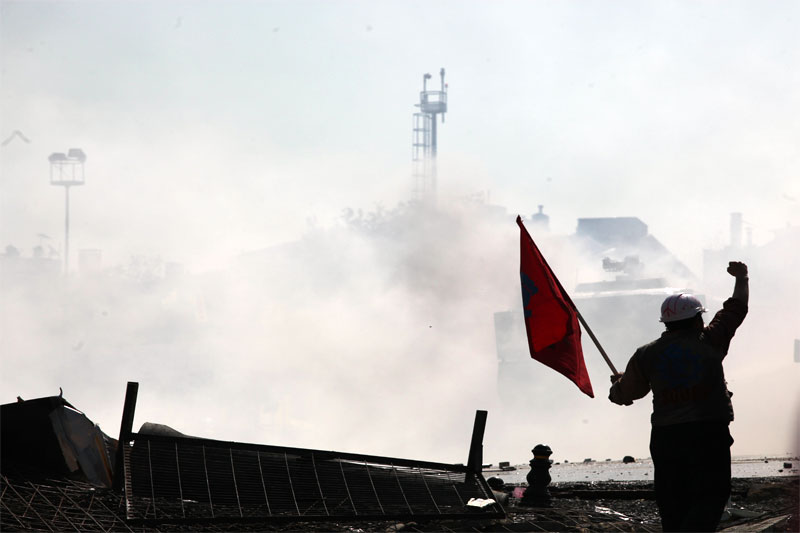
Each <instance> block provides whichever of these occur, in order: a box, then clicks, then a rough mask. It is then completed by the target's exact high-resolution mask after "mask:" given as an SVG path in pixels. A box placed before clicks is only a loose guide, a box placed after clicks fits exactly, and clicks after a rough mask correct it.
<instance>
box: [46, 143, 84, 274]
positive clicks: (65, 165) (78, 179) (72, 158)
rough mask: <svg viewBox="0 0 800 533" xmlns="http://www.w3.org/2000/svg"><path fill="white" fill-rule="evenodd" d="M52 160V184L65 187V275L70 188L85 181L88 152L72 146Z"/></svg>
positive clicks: (57, 153)
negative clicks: (84, 165) (84, 167)
mask: <svg viewBox="0 0 800 533" xmlns="http://www.w3.org/2000/svg"><path fill="white" fill-rule="evenodd" d="M48 160H49V161H50V185H58V186H60V187H64V275H65V276H67V275H69V188H70V187H72V186H75V185H83V184H84V181H85V176H84V171H83V164H84V162H85V161H86V154H84V153H83V150H81V149H80V148H70V149H69V151H68V152H67V153H66V154H64V153H62V152H55V153H52V154H50V157H48Z"/></svg>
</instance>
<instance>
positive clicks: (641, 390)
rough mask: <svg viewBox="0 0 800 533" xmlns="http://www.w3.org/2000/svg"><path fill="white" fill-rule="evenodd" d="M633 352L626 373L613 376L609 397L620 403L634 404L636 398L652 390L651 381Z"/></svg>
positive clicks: (642, 396)
mask: <svg viewBox="0 0 800 533" xmlns="http://www.w3.org/2000/svg"><path fill="white" fill-rule="evenodd" d="M637 353H638V352H637ZM636 356H637V354H633V357H631V359H630V361H628V366H627V367H626V368H625V373H624V374H614V375H613V376H611V383H612V385H611V390H610V391H609V393H608V399H609V400H611V401H612V402H614V403H616V404H619V405H632V404H633V401H634V400H638V399H639V398H644V397H645V396H646V395H647V393H648V392H650V383H649V382H648V381H647V378H646V377H645V376H644V374H643V373H642V370H641V368H640V367H639V360H638V358H637V357H636Z"/></svg>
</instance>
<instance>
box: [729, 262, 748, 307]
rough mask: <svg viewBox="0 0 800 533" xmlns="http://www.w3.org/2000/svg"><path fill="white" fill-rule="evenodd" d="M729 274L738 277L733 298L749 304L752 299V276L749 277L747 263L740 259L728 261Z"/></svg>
mask: <svg viewBox="0 0 800 533" xmlns="http://www.w3.org/2000/svg"><path fill="white" fill-rule="evenodd" d="M728 274H730V275H731V276H733V277H734V278H736V283H735V284H734V285H733V295H732V296H731V298H734V299H735V300H739V301H740V302H742V303H744V304H745V305H747V302H748V300H750V278H748V277H747V265H745V264H744V263H741V262H739V261H731V262H730V263H728Z"/></svg>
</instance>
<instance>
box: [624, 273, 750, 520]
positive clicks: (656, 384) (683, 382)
mask: <svg viewBox="0 0 800 533" xmlns="http://www.w3.org/2000/svg"><path fill="white" fill-rule="evenodd" d="M728 273H729V274H730V275H731V276H733V277H734V278H735V279H736V282H735V284H734V288H733V295H732V296H731V297H730V298H728V299H727V300H726V301H725V302H724V303H723V306H722V309H721V310H720V311H718V312H717V314H716V315H714V318H713V319H712V320H711V322H710V323H709V324H708V326H706V325H705V324H704V322H703V313H704V312H705V311H706V309H705V307H703V304H702V303H701V302H700V300H698V299H697V298H696V297H694V296H692V295H690V294H674V295H671V296H669V297H667V299H666V300H664V302H663V304H662V305H661V322H663V323H664V325H665V327H666V331H665V332H664V333H662V334H661V337H660V338H658V339H656V340H655V341H653V342H651V343H650V344H646V345H644V346H642V347H640V348H639V349H637V350H636V352H635V353H634V354H633V357H631V359H630V361H629V362H628V366H627V368H626V369H625V373H624V374H617V373H616V372H614V375H612V376H611V382H612V386H611V390H610V392H609V399H610V400H611V401H612V402H614V403H616V404H619V405H631V404H632V403H633V401H634V400H638V399H640V398H643V397H644V396H646V395H647V393H648V392H650V391H651V390H652V391H653V414H652V416H651V422H652V430H651V433H650V455H651V457H652V458H653V466H654V467H655V491H656V502H657V504H658V510H659V514H660V515H661V524H662V528H663V530H664V531H714V530H715V529H716V527H717V524H718V523H719V520H720V517H721V516H722V512H723V511H724V510H725V504H726V503H727V501H728V497H729V496H730V491H731V450H730V447H731V444H733V439H732V438H731V434H730V431H729V428H728V425H729V424H730V422H731V421H733V407H732V405H731V401H730V397H731V393H730V392H729V391H728V389H727V384H726V382H725V375H724V373H723V371H722V360H723V359H724V358H725V356H726V355H727V353H728V347H729V346H730V342H731V339H732V338H733V335H734V333H736V329H737V328H738V327H739V326H740V325H741V324H742V322H743V321H744V318H745V316H746V315H747V305H748V300H749V286H748V275H747V265H745V264H744V263H740V262H738V261H732V262H731V263H729V265H728Z"/></svg>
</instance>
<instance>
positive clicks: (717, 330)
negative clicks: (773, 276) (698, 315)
mask: <svg viewBox="0 0 800 533" xmlns="http://www.w3.org/2000/svg"><path fill="white" fill-rule="evenodd" d="M728 274H730V275H731V276H733V277H734V278H736V282H735V283H734V286H733V294H732V295H731V297H730V298H728V299H727V300H725V303H723V304H722V309H720V310H719V311H717V314H716V315H714V318H713V319H712V320H711V322H709V324H708V326H706V327H705V329H704V330H703V337H704V338H705V339H706V340H707V341H708V342H710V343H711V344H713V345H715V346H718V347H719V348H720V350H721V352H722V356H723V357H724V356H725V355H727V353H728V346H729V345H730V342H731V339H732V338H733V335H734V334H735V333H736V329H737V328H738V327H739V326H740V325H741V324H742V322H743V321H744V317H745V316H747V304H748V301H749V299H750V287H749V278H748V277H747V265H745V264H744V263H741V262H739V261H731V262H730V263H728Z"/></svg>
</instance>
